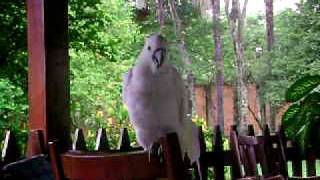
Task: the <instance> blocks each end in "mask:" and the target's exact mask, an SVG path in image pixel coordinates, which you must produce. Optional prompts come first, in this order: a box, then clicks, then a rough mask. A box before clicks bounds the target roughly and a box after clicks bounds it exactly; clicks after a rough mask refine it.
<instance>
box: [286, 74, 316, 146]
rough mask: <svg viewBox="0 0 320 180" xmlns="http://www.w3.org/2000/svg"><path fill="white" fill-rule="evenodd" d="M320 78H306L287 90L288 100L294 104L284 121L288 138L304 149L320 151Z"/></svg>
mask: <svg viewBox="0 0 320 180" xmlns="http://www.w3.org/2000/svg"><path fill="white" fill-rule="evenodd" d="M319 87H320V76H319V75H317V76H305V77H303V78H301V79H299V80H297V81H296V82H295V83H294V84H292V85H291V86H290V87H289V89H288V90H287V93H286V94H287V96H286V97H287V98H288V99H287V100H289V101H291V102H293V104H292V105H291V106H290V107H289V109H288V110H287V111H286V112H285V114H284V116H283V118H282V120H283V125H284V127H285V130H286V133H287V135H288V137H290V138H292V139H294V140H297V141H298V142H299V143H300V145H301V146H302V148H303V149H306V148H310V147H311V148H314V149H315V150H319V143H318V142H319V140H320V134H319V128H320V111H319V109H320V92H319Z"/></svg>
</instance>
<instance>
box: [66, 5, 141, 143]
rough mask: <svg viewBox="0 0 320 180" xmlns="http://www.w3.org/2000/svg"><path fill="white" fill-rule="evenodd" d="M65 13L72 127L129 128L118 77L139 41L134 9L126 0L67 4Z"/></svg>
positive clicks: (121, 74) (126, 69) (132, 55)
mask: <svg viewBox="0 0 320 180" xmlns="http://www.w3.org/2000/svg"><path fill="white" fill-rule="evenodd" d="M69 15H70V51H69V52H70V61H71V63H70V67H71V72H70V73H71V78H70V81H71V89H70V91H71V116H72V122H73V125H74V126H76V127H81V128H84V129H85V130H86V129H90V130H91V131H92V130H93V131H95V129H97V128H98V127H108V128H111V127H112V128H114V129H117V130H119V128H120V127H127V126H128V114H127V111H126V109H125V107H124V105H123V103H122V99H121V91H122V76H123V74H124V73H125V72H127V71H128V69H129V68H130V67H132V65H133V64H134V61H135V58H136V57H137V54H138V52H139V50H140V48H141V46H140V45H141V44H142V42H143V34H142V33H141V32H140V29H139V27H138V26H137V24H136V23H135V22H134V21H133V20H132V19H133V13H132V8H131V7H130V6H129V5H128V4H126V1H124V0H120V1H119V0H99V1H94V0H92V1H71V2H70V7H69ZM116 124H117V125H119V127H118V128H116V127H114V126H115V125H116ZM88 132H90V131H88ZM114 133H115V132H113V134H114ZM116 133H117V134H119V131H118V132H116ZM91 134H92V133H91ZM93 134H94V133H93ZM112 138H113V139H114V140H111V142H112V144H116V142H115V141H116V140H115V139H116V137H115V138H114V137H112Z"/></svg>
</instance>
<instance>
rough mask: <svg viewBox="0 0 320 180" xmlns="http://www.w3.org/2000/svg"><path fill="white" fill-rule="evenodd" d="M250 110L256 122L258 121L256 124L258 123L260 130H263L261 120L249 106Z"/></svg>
mask: <svg viewBox="0 0 320 180" xmlns="http://www.w3.org/2000/svg"><path fill="white" fill-rule="evenodd" d="M248 109H249V111H250V113H251V114H252V116H253V118H254V120H256V122H257V123H258V125H259V128H260V129H261V130H263V125H262V123H261V120H259V118H258V117H257V116H256V114H255V113H254V112H253V110H252V109H251V107H250V105H249V106H248Z"/></svg>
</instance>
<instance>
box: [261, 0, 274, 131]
mask: <svg viewBox="0 0 320 180" xmlns="http://www.w3.org/2000/svg"><path fill="white" fill-rule="evenodd" d="M265 7H266V30H267V33H266V34H267V36H266V39H267V50H268V55H267V58H268V59H267V67H268V70H267V75H266V77H265V79H266V80H272V49H273V44H274V35H273V34H274V33H273V0H265ZM264 82H265V81H264ZM260 86H261V88H263V89H264V88H265V83H262V84H261V85H260ZM260 97H261V98H259V99H260V100H261V99H262V98H263V92H262V96H260ZM263 107H264V108H263V109H264V117H265V121H266V122H269V123H270V125H271V127H273V128H274V125H275V122H274V118H272V117H271V108H272V107H271V104H270V100H269V98H266V100H265V101H263Z"/></svg>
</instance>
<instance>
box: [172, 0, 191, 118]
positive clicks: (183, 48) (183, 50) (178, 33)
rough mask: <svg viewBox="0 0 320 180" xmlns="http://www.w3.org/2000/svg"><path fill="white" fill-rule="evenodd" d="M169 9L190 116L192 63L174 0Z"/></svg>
mask: <svg viewBox="0 0 320 180" xmlns="http://www.w3.org/2000/svg"><path fill="white" fill-rule="evenodd" d="M169 7H170V12H171V15H172V19H173V22H174V26H175V34H176V36H177V43H178V49H179V51H180V54H181V56H182V61H183V63H184V65H185V68H186V71H187V85H188V91H189V94H190V96H189V103H191V104H192V105H190V106H189V107H190V108H189V112H188V113H189V114H190V116H191V115H192V113H193V111H192V110H193V109H195V90H194V84H195V83H194V76H193V73H192V70H191V64H192V61H191V59H190V57H189V54H188V51H187V48H186V46H185V40H184V36H183V34H182V21H181V19H180V17H179V14H178V12H177V9H176V4H175V1H174V0H169Z"/></svg>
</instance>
